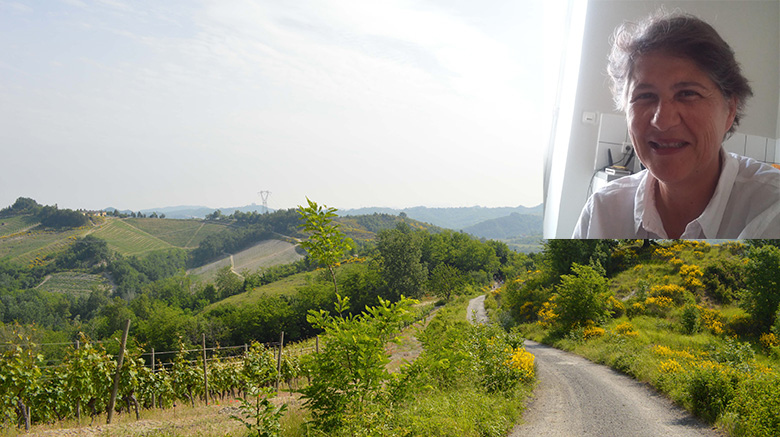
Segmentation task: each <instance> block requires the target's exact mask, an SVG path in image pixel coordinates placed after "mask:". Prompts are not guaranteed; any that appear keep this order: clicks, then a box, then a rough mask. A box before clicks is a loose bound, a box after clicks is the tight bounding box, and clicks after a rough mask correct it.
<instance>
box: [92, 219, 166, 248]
mask: <svg viewBox="0 0 780 437" xmlns="http://www.w3.org/2000/svg"><path fill="white" fill-rule="evenodd" d="M161 221H162V220H161ZM92 235H94V236H95V237H98V238H101V239H103V240H106V242H107V243H108V247H109V248H110V249H111V250H115V251H117V252H119V253H121V254H123V255H142V254H144V253H147V252H152V251H155V250H163V249H170V248H172V247H174V246H173V245H172V244H170V243H168V242H166V241H164V240H162V239H161V238H158V237H156V236H154V235H152V234H150V233H148V232H146V231H144V230H141V229H139V228H137V227H135V226H133V225H132V224H131V223H130V222H129V221H126V220H122V219H110V220H107V221H106V224H104V225H103V226H101V227H100V228H99V229H97V230H95V231H94V232H93V233H92Z"/></svg>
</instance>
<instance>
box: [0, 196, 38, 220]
mask: <svg viewBox="0 0 780 437" xmlns="http://www.w3.org/2000/svg"><path fill="white" fill-rule="evenodd" d="M40 208H41V205H38V202H36V201H35V200H33V199H30V198H29V197H20V198H18V199H16V202H14V204H13V205H11V206H9V207H8V208H3V209H2V210H0V217H7V216H11V215H17V214H35V213H37V212H38V211H39V210H40Z"/></svg>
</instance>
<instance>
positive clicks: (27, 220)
mask: <svg viewBox="0 0 780 437" xmlns="http://www.w3.org/2000/svg"><path fill="white" fill-rule="evenodd" d="M0 223H4V224H0V258H8V259H10V260H11V261H14V262H18V263H21V264H24V265H27V264H30V263H31V262H33V261H34V260H35V259H36V258H38V259H43V258H45V257H46V256H48V255H52V254H54V253H57V252H60V251H62V250H64V249H66V248H67V247H68V245H70V244H71V243H72V242H73V240H74V239H76V238H81V237H84V236H85V235H87V234H92V235H94V236H96V237H98V238H101V239H103V240H106V242H107V243H108V245H109V248H111V250H115V251H117V252H119V253H120V254H122V255H125V256H131V255H141V256H143V255H144V254H146V253H149V252H152V251H155V250H163V249H170V248H173V247H180V248H185V249H192V248H195V247H197V246H198V244H199V243H200V242H201V241H202V240H203V239H204V238H206V237H207V236H209V235H212V234H214V233H217V232H220V231H222V230H223V229H224V228H225V225H222V224H218V223H208V222H204V221H202V220H168V219H148V218H146V219H134V218H128V219H119V218H114V217H106V218H105V219H100V221H99V222H98V224H96V225H94V226H86V227H82V228H78V229H68V230H64V231H44V230H41V229H40V228H37V226H38V225H39V223H38V222H36V221H35V220H34V219H33V218H32V217H30V216H15V217H7V218H3V219H1V220H0Z"/></svg>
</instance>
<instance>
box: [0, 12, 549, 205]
mask: <svg viewBox="0 0 780 437" xmlns="http://www.w3.org/2000/svg"><path fill="white" fill-rule="evenodd" d="M543 12H544V10H543V2H542V1H541V0H534V1H523V2H517V1H512V0H501V1H496V2H492V3H491V4H490V5H489V6H486V5H478V4H472V3H471V2H466V1H464V2H449V1H444V0H408V1H394V2H381V3H375V2H371V3H370V4H369V3H367V2H362V1H359V0H343V1H342V0H338V1H337V0H328V1H302V2H260V1H249V0H246V1H239V0H236V1H202V2H190V1H166V2H146V1H133V2H124V1H121V0H56V1H54V0H53V1H48V2H32V1H21V0H20V1H9V0H0V38H2V39H1V41H2V43H0V100H1V101H3V105H1V106H0V144H2V148H3V153H2V156H3V161H4V163H3V170H2V172H0V208H3V207H6V206H10V205H11V204H13V202H14V201H15V200H16V199H17V198H18V197H30V198H33V199H35V200H36V201H38V202H39V203H41V204H58V205H59V206H60V207H61V208H71V209H103V208H108V207H115V208H118V209H120V210H133V211H139V210H149V209H154V208H163V207H175V206H183V205H195V206H201V205H202V206H207V207H211V208H223V207H235V206H242V205H250V204H252V203H255V204H258V205H262V199H261V198H260V196H259V194H258V192H260V191H266V190H267V191H270V192H271V195H270V197H269V199H268V206H269V207H270V208H272V209H287V208H294V207H296V206H297V205H300V204H303V203H304V202H305V201H306V197H309V198H310V199H312V200H314V201H316V202H318V203H321V204H326V205H328V206H334V207H336V208H339V209H356V208H362V207H389V208H398V209H403V208H409V207H414V206H427V207H434V208H435V207H471V206H483V207H516V206H520V205H522V206H527V207H533V206H536V205H538V204H540V203H542V166H543V164H542V156H543V153H544V149H545V147H546V145H547V144H546V143H547V134H548V131H549V117H548V115H549V114H550V113H551V108H550V107H549V106H548V105H547V103H546V102H547V101H549V99H547V100H545V89H546V86H547V85H548V82H549V81H550V77H549V76H550V75H549V74H547V75H546V74H545V71H544V65H543V64H544V63H545V57H544V55H543V53H544V46H545V44H546V42H542V41H540V39H543V38H542V37H543V31H542V29H543V27H544V19H543V18H544V14H543Z"/></svg>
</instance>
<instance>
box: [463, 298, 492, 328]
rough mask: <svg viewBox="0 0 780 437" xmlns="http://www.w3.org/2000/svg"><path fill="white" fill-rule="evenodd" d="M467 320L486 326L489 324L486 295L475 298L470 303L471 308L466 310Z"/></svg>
mask: <svg viewBox="0 0 780 437" xmlns="http://www.w3.org/2000/svg"><path fill="white" fill-rule="evenodd" d="M466 320H468V321H469V322H471V323H479V324H485V323H487V322H488V318H487V313H486V312H485V295H484V294H483V295H482V296H479V297H475V298H474V299H471V300H470V301H469V307H468V309H467V310H466Z"/></svg>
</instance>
